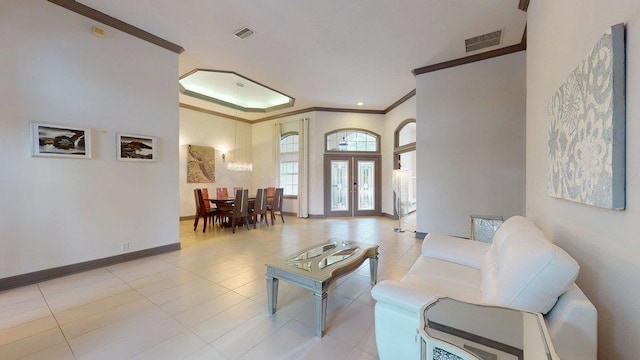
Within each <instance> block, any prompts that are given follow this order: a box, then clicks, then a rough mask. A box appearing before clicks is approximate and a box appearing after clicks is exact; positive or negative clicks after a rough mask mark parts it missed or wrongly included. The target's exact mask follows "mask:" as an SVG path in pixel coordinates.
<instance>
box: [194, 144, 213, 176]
mask: <svg viewBox="0 0 640 360" xmlns="http://www.w3.org/2000/svg"><path fill="white" fill-rule="evenodd" d="M214 156H215V149H214V148H212V147H210V146H198V145H189V146H188V151H187V183H214V182H216V167H215V166H216V165H215V158H214Z"/></svg>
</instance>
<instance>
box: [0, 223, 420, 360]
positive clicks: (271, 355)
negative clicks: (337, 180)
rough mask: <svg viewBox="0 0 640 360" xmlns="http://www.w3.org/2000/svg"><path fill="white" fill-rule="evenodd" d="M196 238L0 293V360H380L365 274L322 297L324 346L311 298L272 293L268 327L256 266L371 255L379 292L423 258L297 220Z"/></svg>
mask: <svg viewBox="0 0 640 360" xmlns="http://www.w3.org/2000/svg"><path fill="white" fill-rule="evenodd" d="M285 221H286V224H282V223H281V222H278V223H276V225H275V226H273V227H265V226H262V227H258V229H256V230H254V229H251V230H250V231H247V230H246V229H239V230H237V231H236V234H231V231H230V230H228V229H225V230H223V229H220V228H217V227H214V228H213V230H209V229H207V232H206V233H202V224H200V227H199V228H198V231H195V232H194V231H193V230H192V224H193V222H192V221H183V222H181V223H180V229H181V243H182V250H180V251H175V252H171V253H166V254H163V255H158V256H153V257H148V258H144V259H140V260H135V261H130V262H126V263H121V264H117V265H113V266H107V267H105V268H101V269H96V270H92V271H87V272H84V273H79V274H75V275H70V276H66V277H63V278H59V279H55V280H50V281H46V282H42V283H39V284H35V285H30V286H25V287H22V288H18V289H13V290H7V291H4V292H0V359H213V360H217V359H270V360H271V359H332V360H337V359H349V360H356V359H360V360H364V359H377V358H378V357H377V351H376V344H375V335H374V328H373V320H374V317H373V306H374V300H373V299H372V298H371V295H370V289H371V286H370V284H369V269H368V266H369V264H368V262H366V261H365V263H364V264H363V266H362V267H361V268H360V269H359V270H357V271H356V272H354V273H352V274H350V275H347V276H344V277H342V278H340V279H339V280H338V281H336V282H335V283H334V285H333V286H332V289H331V290H330V292H329V304H328V311H327V334H326V335H325V336H324V337H322V338H318V337H316V336H314V331H313V314H312V310H313V296H312V294H311V292H309V291H307V290H304V289H301V288H299V287H296V286H293V285H291V284H289V283H287V282H284V281H281V282H280V289H279V297H278V309H277V313H276V314H275V315H268V313H267V306H266V284H265V277H264V271H265V267H264V263H265V262H266V261H268V260H270V259H275V258H278V257H281V256H284V255H288V254H290V253H292V252H295V251H297V250H299V249H302V248H304V247H307V246H311V245H313V244H315V243H319V242H322V241H325V240H327V239H328V238H331V237H333V238H338V239H350V240H355V241H360V242H366V243H373V244H378V245H379V246H380V261H379V270H378V274H379V280H383V279H397V278H400V277H402V276H403V275H404V274H405V273H406V271H407V270H408V269H409V267H410V266H411V264H413V262H414V261H415V259H416V258H417V256H418V255H419V252H420V246H421V241H420V240H417V239H415V237H414V235H415V234H414V233H413V232H405V233H396V232H394V231H393V228H394V227H396V226H397V224H398V222H397V221H393V220H389V219H385V218H381V217H380V218H353V219H296V218H294V217H285Z"/></svg>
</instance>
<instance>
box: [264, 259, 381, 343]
mask: <svg viewBox="0 0 640 360" xmlns="http://www.w3.org/2000/svg"><path fill="white" fill-rule="evenodd" d="M357 255H359V256H357V257H354V258H353V259H350V260H351V261H349V262H345V263H344V264H340V263H337V264H335V266H334V268H333V269H327V270H331V271H330V272H329V276H327V277H326V278H325V279H313V278H312V277H311V276H306V275H305V274H301V273H300V272H298V271H289V270H287V269H283V268H281V267H275V266H273V265H271V264H267V274H266V276H267V298H268V306H269V313H270V314H275V312H276V307H277V303H278V282H279V280H280V279H282V280H285V281H288V282H290V283H292V284H294V285H298V286H301V287H303V288H305V289H308V290H311V291H313V299H314V321H315V332H316V336H319V337H322V336H323V335H324V333H325V324H326V320H327V296H328V295H327V292H328V290H329V285H330V284H331V282H332V281H333V280H335V279H337V278H338V277H340V276H342V275H345V274H347V273H350V272H352V271H353V270H355V269H357V268H358V267H360V265H362V263H363V262H364V261H365V260H366V259H369V271H370V275H371V285H375V284H376V282H377V281H378V246H371V247H369V248H367V249H364V250H363V251H362V252H361V253H360V254H357Z"/></svg>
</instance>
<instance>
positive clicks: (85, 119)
mask: <svg viewBox="0 0 640 360" xmlns="http://www.w3.org/2000/svg"><path fill="white" fill-rule="evenodd" d="M94 24H95V22H93V21H91V20H88V19H86V18H84V17H82V16H80V15H77V14H74V13H72V12H70V11H68V10H66V9H63V8H61V7H59V6H57V5H53V4H52V3H50V2H46V1H37V0H21V1H4V2H3V3H2V11H0V44H2V55H1V56H0V79H2V80H1V81H0V118H1V119H2V120H0V153H1V154H2V156H0V169H2V170H0V171H1V175H0V214H1V215H0V249H2V250H1V251H0V278H4V277H9V276H14V275H19V274H24V273H28V272H32V271H37V270H42V269H48V268H52V267H57V266H63V265H69V264H74V263H78V262H82V261H87V260H93V259H98V258H104V257H109V256H113V255H117V254H119V253H120V243H121V242H129V243H130V251H136V250H141V249H147V248H153V247H158V246H162V245H166V244H173V243H177V242H179V236H178V230H179V227H178V222H177V218H178V194H177V191H176V190H177V189H178V173H177V166H178V151H177V149H178V106H177V94H178V89H177V81H176V79H177V68H178V57H177V55H176V54H174V53H172V52H169V51H167V50H165V49H162V48H159V47H157V46H155V45H152V44H149V43H147V42H144V41H142V40H140V39H137V38H134V37H132V36H130V35H127V34H124V33H121V32H119V31H117V30H114V29H111V28H108V27H106V26H103V27H104V28H105V31H106V37H105V38H104V39H100V38H97V37H94V36H92V35H91V26H92V25H94ZM31 121H36V122H45V123H53V124H63V125H70V126H86V127H90V128H92V129H93V130H92V132H91V135H92V137H93V147H92V150H93V159H92V160H80V159H63V158H36V157H30V151H29V143H30V137H29V134H30V128H29V123H30V122H31ZM116 132H127V133H132V134H141V135H149V136H157V137H158V148H159V151H158V161H157V162H155V163H133V162H118V161H116V160H115V133H116Z"/></svg>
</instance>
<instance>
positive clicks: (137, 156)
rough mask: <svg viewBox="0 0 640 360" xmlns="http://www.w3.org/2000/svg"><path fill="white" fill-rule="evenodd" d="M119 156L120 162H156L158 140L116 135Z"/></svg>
mask: <svg viewBox="0 0 640 360" xmlns="http://www.w3.org/2000/svg"><path fill="white" fill-rule="evenodd" d="M116 145H117V154H116V159H118V160H120V161H143V162H149V161H156V159H157V156H158V155H157V146H158V145H157V140H156V137H155V136H142V135H130V134H121V133H118V134H117V135H116Z"/></svg>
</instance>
